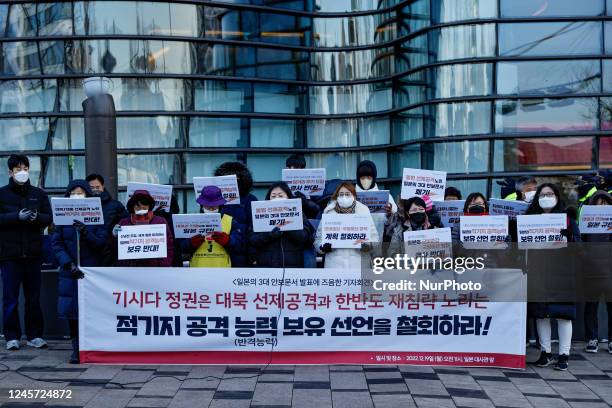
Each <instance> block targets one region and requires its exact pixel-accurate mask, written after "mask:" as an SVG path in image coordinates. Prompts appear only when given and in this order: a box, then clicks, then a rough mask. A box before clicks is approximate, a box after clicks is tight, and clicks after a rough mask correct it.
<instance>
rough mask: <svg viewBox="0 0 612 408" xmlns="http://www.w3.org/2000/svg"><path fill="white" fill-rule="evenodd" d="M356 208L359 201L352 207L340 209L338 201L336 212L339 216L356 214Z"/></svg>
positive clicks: (354, 202)
mask: <svg viewBox="0 0 612 408" xmlns="http://www.w3.org/2000/svg"><path fill="white" fill-rule="evenodd" d="M355 206H357V200H354V201H353V204H352V205H351V206H350V207H347V208H342V207H340V206H339V205H338V202H337V201H336V206H335V207H334V210H335V211H336V213H338V214H354V213H355Z"/></svg>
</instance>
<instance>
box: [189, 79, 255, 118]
mask: <svg viewBox="0 0 612 408" xmlns="http://www.w3.org/2000/svg"><path fill="white" fill-rule="evenodd" d="M194 98H195V102H194V105H195V110H198V111H212V112H251V111H252V109H253V108H252V97H251V84H249V83H247V82H229V81H196V82H195V90H194Z"/></svg>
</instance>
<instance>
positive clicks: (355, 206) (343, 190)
mask: <svg viewBox="0 0 612 408" xmlns="http://www.w3.org/2000/svg"><path fill="white" fill-rule="evenodd" d="M326 214H344V215H367V216H368V218H369V221H368V226H369V232H370V234H369V235H370V239H369V242H364V243H362V244H361V246H360V247H358V248H334V245H333V244H332V243H330V242H325V236H324V234H323V226H324V223H325V215H326ZM346 220H347V221H346V222H347V223H348V224H350V221H351V218H350V217H347V219H346ZM372 242H378V233H377V231H376V226H375V225H374V221H372V216H371V215H370V210H369V209H368V207H367V206H366V205H364V204H362V203H360V202H358V201H357V192H356V191H355V186H354V185H353V184H352V183H348V182H343V183H340V184H339V185H338V187H337V188H336V191H335V192H334V194H333V195H332V197H331V200H330V202H329V204H328V205H327V207H325V210H323V217H322V220H321V223H320V224H319V228H318V229H317V233H316V236H315V248H316V249H317V251H318V252H319V253H320V254H324V255H325V268H343V269H356V268H361V256H362V255H363V254H364V253H368V252H371V250H372V246H371V243H372Z"/></svg>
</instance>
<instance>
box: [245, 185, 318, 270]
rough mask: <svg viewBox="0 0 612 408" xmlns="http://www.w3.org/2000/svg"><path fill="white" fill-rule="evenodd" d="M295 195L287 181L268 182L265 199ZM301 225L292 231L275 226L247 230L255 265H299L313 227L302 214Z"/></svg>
mask: <svg viewBox="0 0 612 408" xmlns="http://www.w3.org/2000/svg"><path fill="white" fill-rule="evenodd" d="M292 198H295V197H294V196H293V194H292V193H291V189H290V188H289V186H288V185H287V183H284V182H280V183H276V184H274V185H272V187H270V189H269V190H268V193H267V194H266V200H287V199H292ZM302 219H303V223H304V228H303V229H301V230H296V231H281V230H280V229H279V228H278V227H275V228H274V229H273V230H272V231H270V232H253V230H252V229H250V230H249V234H248V237H249V238H248V240H249V248H250V249H251V251H252V257H253V258H254V260H255V262H256V266H258V267H269V268H303V267H304V250H306V249H311V250H312V243H313V241H314V228H313V227H312V225H311V224H310V222H309V221H308V219H307V218H306V217H304V214H302Z"/></svg>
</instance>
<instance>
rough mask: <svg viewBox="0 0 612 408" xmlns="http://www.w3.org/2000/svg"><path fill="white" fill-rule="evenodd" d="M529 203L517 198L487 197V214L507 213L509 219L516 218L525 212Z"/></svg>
mask: <svg viewBox="0 0 612 408" xmlns="http://www.w3.org/2000/svg"><path fill="white" fill-rule="evenodd" d="M527 208H529V203H526V202H524V201H518V200H502V199H500V198H491V199H489V214H491V215H507V216H508V218H510V219H511V220H516V216H517V215H523V214H525V211H527Z"/></svg>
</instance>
